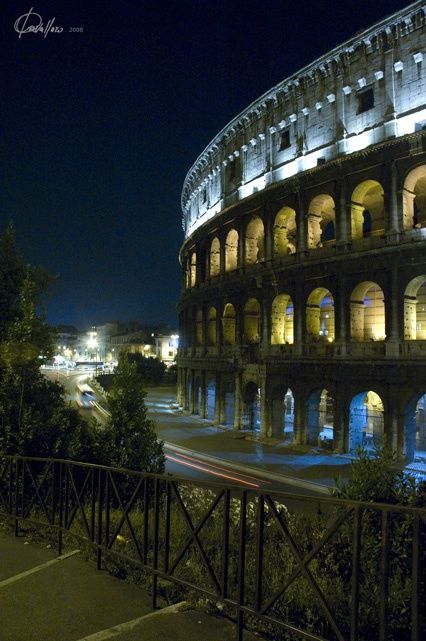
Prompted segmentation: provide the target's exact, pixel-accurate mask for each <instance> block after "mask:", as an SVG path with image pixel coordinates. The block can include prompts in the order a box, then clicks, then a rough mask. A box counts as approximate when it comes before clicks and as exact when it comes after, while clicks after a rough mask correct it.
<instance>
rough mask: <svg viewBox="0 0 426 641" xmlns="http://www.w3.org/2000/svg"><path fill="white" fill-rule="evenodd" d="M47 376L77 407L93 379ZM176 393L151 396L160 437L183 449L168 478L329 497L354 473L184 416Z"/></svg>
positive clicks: (170, 462) (172, 455) (337, 460)
mask: <svg viewBox="0 0 426 641" xmlns="http://www.w3.org/2000/svg"><path fill="white" fill-rule="evenodd" d="M46 374H47V375H48V376H49V378H53V379H55V380H58V381H59V382H60V383H61V384H62V385H63V386H64V388H65V391H66V397H67V398H68V399H69V400H71V401H74V402H75V400H76V386H77V384H78V383H80V382H83V381H84V380H86V379H87V378H88V376H89V377H90V374H89V375H88V374H87V373H81V372H79V373H77V372H69V373H68V372H62V371H59V372H47V373H46ZM175 394H176V392H175V388H174V387H173V386H159V387H156V388H150V389H149V390H148V395H147V406H148V412H149V415H150V416H151V417H152V418H153V419H154V420H155V422H156V426H157V433H158V436H159V437H160V438H161V439H162V440H164V441H166V442H167V443H168V444H175V445H176V446H178V449H177V450H176V449H174V448H173V447H172V446H171V447H166V456H167V465H166V472H167V473H170V474H173V475H176V476H181V477H185V478H192V479H194V480H208V481H221V482H230V483H233V484H236V485H239V486H241V487H247V488H253V489H262V490H265V491H271V492H272V491H282V492H294V491H295V489H297V491H298V492H301V493H305V494H317V493H323V492H324V486H333V485H334V479H335V477H336V476H338V475H339V474H340V475H343V476H347V475H348V474H349V468H350V461H349V460H348V459H347V458H344V457H339V456H331V455H330V454H325V455H324V454H321V453H320V452H319V451H318V450H317V448H311V449H310V451H309V450H306V448H305V449H304V450H301V451H298V450H296V449H294V448H288V446H285V445H284V444H283V443H280V442H277V443H274V444H271V443H263V442H261V441H259V440H258V439H256V438H251V436H250V435H247V434H245V435H243V434H241V433H239V432H235V431H233V430H229V429H223V428H220V427H217V426H214V425H213V424H212V422H211V421H207V420H204V419H200V417H193V416H188V415H184V414H182V412H181V411H179V409H178V408H177V407H176V404H175V398H176V396H175ZM80 412H81V413H82V415H83V416H86V417H87V416H95V417H96V419H97V420H98V421H100V422H102V421H104V420H105V417H104V416H102V415H101V414H100V413H99V412H98V411H96V410H93V411H91V410H87V409H85V410H80ZM242 436H244V438H241V437H242ZM179 447H181V448H185V449H182V450H179ZM188 450H189V452H188ZM206 456H207V458H206ZM209 457H211V458H209ZM281 476H282V477H286V478H280V477H281ZM315 484H317V485H318V486H319V487H316V485H315Z"/></svg>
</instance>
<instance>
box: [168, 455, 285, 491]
mask: <svg viewBox="0 0 426 641" xmlns="http://www.w3.org/2000/svg"><path fill="white" fill-rule="evenodd" d="M172 451H173V450H172ZM175 454H176V456H179V457H180V458H184V459H187V460H188V461H192V460H193V457H191V456H188V455H187V454H181V453H180V452H175ZM196 460H197V459H196ZM202 464H203V465H208V467H212V468H214V469H215V470H222V472H227V471H228V470H227V468H226V467H220V465H214V464H213V463H207V461H202ZM242 476H244V478H246V479H252V480H253V481H258V480H259V479H258V478H257V477H256V476H250V474H242ZM262 483H263V485H265V484H267V485H272V482H271V481H266V480H265V481H264V480H263V479H262ZM257 487H259V486H257Z"/></svg>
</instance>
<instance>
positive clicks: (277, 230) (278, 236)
mask: <svg viewBox="0 0 426 641" xmlns="http://www.w3.org/2000/svg"><path fill="white" fill-rule="evenodd" d="M273 231H274V256H276V257H280V256H286V255H287V254H294V253H295V251H296V212H295V211H294V209H291V207H283V208H282V209H280V211H279V212H278V214H277V215H276V216H275V222H274V230H273Z"/></svg>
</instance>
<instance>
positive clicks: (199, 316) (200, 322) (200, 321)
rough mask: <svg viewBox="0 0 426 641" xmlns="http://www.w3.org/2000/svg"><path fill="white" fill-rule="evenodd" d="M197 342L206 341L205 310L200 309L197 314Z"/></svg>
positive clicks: (197, 343)
mask: <svg viewBox="0 0 426 641" xmlns="http://www.w3.org/2000/svg"><path fill="white" fill-rule="evenodd" d="M195 343H196V345H202V344H203V343H204V327H203V310H202V309H198V310H197V313H196V315H195Z"/></svg>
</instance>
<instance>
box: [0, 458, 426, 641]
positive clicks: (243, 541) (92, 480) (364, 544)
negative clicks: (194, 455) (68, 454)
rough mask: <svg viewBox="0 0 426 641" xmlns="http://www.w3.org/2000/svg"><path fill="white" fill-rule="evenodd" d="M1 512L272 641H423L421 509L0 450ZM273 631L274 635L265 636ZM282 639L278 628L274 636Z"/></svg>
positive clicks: (425, 572)
mask: <svg viewBox="0 0 426 641" xmlns="http://www.w3.org/2000/svg"><path fill="white" fill-rule="evenodd" d="M0 512H1V513H2V514H3V515H4V516H6V517H9V518H11V519H12V520H13V523H14V527H15V534H16V535H18V534H19V531H20V529H21V528H22V527H24V526H28V524H33V525H35V526H41V527H43V528H46V527H47V528H48V529H49V531H50V532H51V533H52V534H54V535H55V537H56V540H57V546H58V551H59V553H62V549H63V539H64V535H66V534H67V533H71V534H72V535H74V536H76V537H78V538H79V539H83V540H84V541H86V542H87V543H89V544H90V545H91V546H93V548H94V550H95V551H96V555H97V565H98V568H99V569H100V568H101V567H102V565H103V563H104V561H105V559H110V558H111V557H113V558H114V560H115V562H116V563H119V562H122V563H124V564H126V565H127V567H129V566H131V567H135V568H139V569H140V570H142V571H143V572H145V573H146V575H148V576H150V577H151V578H150V580H151V581H152V606H153V608H155V607H157V600H158V596H159V593H160V591H161V590H163V585H162V584H160V583H159V581H160V580H161V582H163V581H166V582H171V583H174V584H178V585H180V586H182V587H183V588H184V589H188V590H193V591H195V592H196V593H197V594H198V595H203V596H204V597H207V598H208V599H210V600H211V601H213V603H215V604H218V605H219V607H220V608H225V609H226V610H227V611H229V613H231V614H232V613H233V614H234V615H235V614H236V638H237V639H238V640H239V641H241V640H242V639H243V634H244V628H245V626H246V625H251V624H252V623H253V621H254V620H256V621H257V625H258V626H260V629H267V630H268V631H269V634H270V638H271V636H273V638H274V639H293V638H294V639H300V638H303V639H307V640H310V641H336V640H337V641H370V640H371V641H373V640H374V641H421V640H422V639H425V638H426V637H425V634H426V622H425V612H424V608H423V609H422V605H423V604H424V603H425V597H426V585H425V583H426V509H424V508H421V509H420V508H415V507H403V506H397V505H384V504H376V503H362V502H355V501H352V502H351V501H340V500H337V499H334V498H331V497H309V496H302V495H300V496H298V495H295V494H288V493H273V494H270V493H265V492H258V491H254V490H253V491H252V490H250V489H241V488H234V487H231V486H225V485H221V484H215V485H211V484H207V483H202V482H197V483H193V482H190V481H185V480H182V479H178V478H173V477H171V476H163V475H155V474H146V473H141V472H132V471H129V470H121V469H113V468H107V467H102V466H96V465H89V464H84V463H76V462H72V461H66V460H54V459H38V458H23V457H6V456H5V457H2V458H0ZM271 630H273V631H274V632H273V634H272V633H271ZM280 635H281V636H280Z"/></svg>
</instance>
